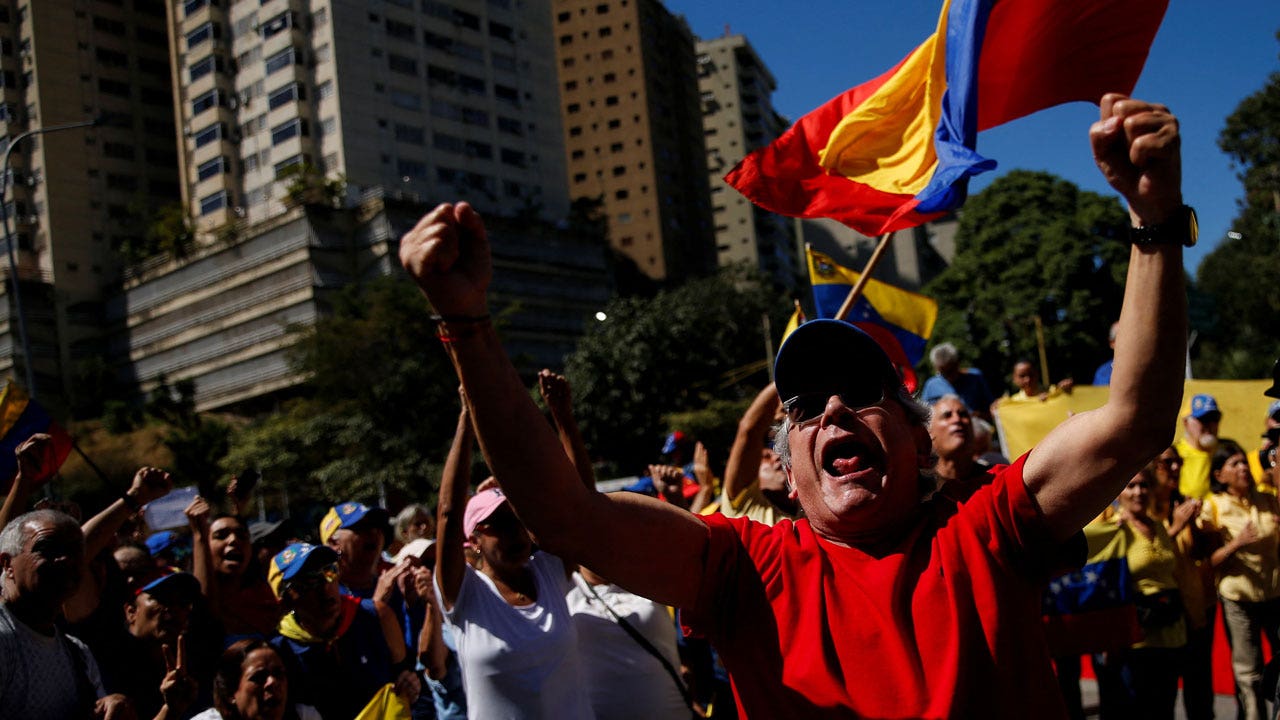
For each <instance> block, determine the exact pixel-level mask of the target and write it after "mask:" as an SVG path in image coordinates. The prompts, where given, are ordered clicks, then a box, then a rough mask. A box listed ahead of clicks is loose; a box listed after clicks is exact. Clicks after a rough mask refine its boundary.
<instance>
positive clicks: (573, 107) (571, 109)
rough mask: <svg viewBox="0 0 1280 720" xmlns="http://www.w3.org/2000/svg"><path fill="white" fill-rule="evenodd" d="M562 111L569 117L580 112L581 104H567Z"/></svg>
mask: <svg viewBox="0 0 1280 720" xmlns="http://www.w3.org/2000/svg"><path fill="white" fill-rule="evenodd" d="M564 111H565V112H566V113H568V114H569V115H573V114H574V113H578V112H581V111H582V104H581V103H569V104H568V105H566V106H565V108H564Z"/></svg>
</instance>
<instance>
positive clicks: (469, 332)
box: [436, 315, 490, 344]
mask: <svg viewBox="0 0 1280 720" xmlns="http://www.w3.org/2000/svg"><path fill="white" fill-rule="evenodd" d="M489 325H490V323H489V316H488V315H484V316H482V317H474V318H466V319H464V320H462V321H457V320H450V319H449V318H448V317H445V318H443V319H442V320H437V321H436V337H438V338H440V342H442V343H446V344H448V343H451V342H455V341H457V340H461V339H463V338H469V337H475V336H476V335H479V334H481V333H482V332H484V331H485V329H486V328H487V327H489Z"/></svg>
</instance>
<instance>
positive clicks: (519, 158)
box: [501, 148, 526, 167]
mask: <svg viewBox="0 0 1280 720" xmlns="http://www.w3.org/2000/svg"><path fill="white" fill-rule="evenodd" d="M501 157H502V164H503V165H513V166H515V167H525V164H526V163H525V155H524V153H522V152H519V151H517V150H509V149H507V148H502V155H501Z"/></svg>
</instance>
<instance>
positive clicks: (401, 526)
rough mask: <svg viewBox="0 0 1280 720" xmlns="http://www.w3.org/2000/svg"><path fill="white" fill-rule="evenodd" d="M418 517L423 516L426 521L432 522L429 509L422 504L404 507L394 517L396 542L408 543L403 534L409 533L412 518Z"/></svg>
mask: <svg viewBox="0 0 1280 720" xmlns="http://www.w3.org/2000/svg"><path fill="white" fill-rule="evenodd" d="M418 515H425V516H427V519H428V520H434V518H433V517H432V516H431V508H429V507H427V506H426V505H423V504H422V503H412V504H410V505H405V506H404V509H403V510H401V511H400V512H399V513H398V514H397V515H396V519H395V521H394V525H395V531H396V539H397V540H399V541H400V542H409V540H408V538H406V537H405V534H406V533H408V532H409V526H410V525H412V524H413V520H414V518H416V517H418ZM433 524H434V523H433Z"/></svg>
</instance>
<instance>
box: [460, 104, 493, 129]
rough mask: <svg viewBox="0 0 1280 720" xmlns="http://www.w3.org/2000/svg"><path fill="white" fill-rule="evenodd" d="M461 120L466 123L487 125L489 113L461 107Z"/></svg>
mask: <svg viewBox="0 0 1280 720" xmlns="http://www.w3.org/2000/svg"><path fill="white" fill-rule="evenodd" d="M462 122H464V123H466V124H467V125H478V126H480V127H489V113H487V112H485V111H483V110H477V109H475V108H469V107H464V108H462Z"/></svg>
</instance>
